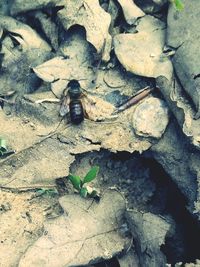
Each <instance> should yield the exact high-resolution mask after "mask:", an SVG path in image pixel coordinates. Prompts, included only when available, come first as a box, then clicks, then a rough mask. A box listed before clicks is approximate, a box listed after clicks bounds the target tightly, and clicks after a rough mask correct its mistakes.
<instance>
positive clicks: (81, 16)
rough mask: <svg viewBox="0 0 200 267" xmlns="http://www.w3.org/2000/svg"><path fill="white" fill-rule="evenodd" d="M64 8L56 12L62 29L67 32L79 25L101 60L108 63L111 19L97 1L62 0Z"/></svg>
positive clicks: (61, 3)
mask: <svg viewBox="0 0 200 267" xmlns="http://www.w3.org/2000/svg"><path fill="white" fill-rule="evenodd" d="M59 4H60V5H63V6H64V8H63V9H62V10H60V11H59V12H58V17H59V18H60V20H61V22H62V24H63V26H64V28H65V29H66V30H68V29H69V28H70V27H71V26H73V25H76V24H78V25H81V26H83V27H84V28H85V30H86V37H87V40H88V41H89V42H90V43H91V44H93V45H94V47H95V48H96V50H97V52H98V53H101V52H102V50H103V48H104V44H105V42H106V44H105V49H104V51H103V54H102V58H103V60H105V61H108V60H109V58H110V56H109V53H110V49H111V36H110V34H109V32H108V30H109V26H110V22H111V17H110V15H109V14H108V13H107V12H105V11H104V10H103V9H102V8H101V6H100V5H99V1H98V0H68V1H66V0H62V1H61V2H60V3H59Z"/></svg>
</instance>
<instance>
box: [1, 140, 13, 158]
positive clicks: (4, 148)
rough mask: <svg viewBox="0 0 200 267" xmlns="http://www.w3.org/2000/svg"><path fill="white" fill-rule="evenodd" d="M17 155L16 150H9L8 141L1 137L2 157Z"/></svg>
mask: <svg viewBox="0 0 200 267" xmlns="http://www.w3.org/2000/svg"><path fill="white" fill-rule="evenodd" d="M13 153H15V151H14V150H8V148H7V145H6V140H5V139H4V138H1V137H0V157H4V156H10V155H12V154H13Z"/></svg>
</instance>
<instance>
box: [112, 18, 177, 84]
mask: <svg viewBox="0 0 200 267" xmlns="http://www.w3.org/2000/svg"><path fill="white" fill-rule="evenodd" d="M158 24H159V25H160V24H161V25H160V26H158ZM162 26H163V28H164V24H163V23H161V21H159V20H158V19H155V18H151V17H149V16H148V17H147V16H145V17H144V18H142V19H141V22H140V24H139V26H138V27H137V30H139V32H138V33H135V34H118V35H116V36H115V38H114V48H115V53H116V55H117V57H118V59H119V61H120V63H121V64H122V65H123V66H124V67H125V69H126V70H128V71H130V72H132V73H134V74H136V75H141V76H145V77H154V78H156V77H158V76H160V75H163V76H165V77H167V78H168V80H171V78H172V64H171V61H170V60H169V59H168V58H165V59H164V58H163V57H162V51H163V47H164V43H165V31H164V30H163V29H162V28H161V27H162Z"/></svg>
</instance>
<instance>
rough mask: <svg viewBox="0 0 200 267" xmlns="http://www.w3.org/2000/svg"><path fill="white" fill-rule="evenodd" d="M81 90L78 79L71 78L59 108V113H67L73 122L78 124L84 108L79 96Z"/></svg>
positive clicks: (81, 93) (82, 116)
mask: <svg viewBox="0 0 200 267" xmlns="http://www.w3.org/2000/svg"><path fill="white" fill-rule="evenodd" d="M82 97H83V92H82V90H81V86H80V83H79V81H78V80H71V81H69V83H68V85H67V90H65V92H64V98H63V101H62V104H61V108H60V115H61V116H62V117H63V116H65V115H66V114H68V113H69V115H70V119H71V122H72V123H73V124H80V123H81V122H82V121H83V120H84V116H85V115H84V109H83V104H82V101H81V98H82Z"/></svg>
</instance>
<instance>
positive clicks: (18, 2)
mask: <svg viewBox="0 0 200 267" xmlns="http://www.w3.org/2000/svg"><path fill="white" fill-rule="evenodd" d="M59 2H60V0H35V1H30V0H15V1H14V3H13V5H12V7H11V14H12V15H15V14H17V13H20V12H26V11H30V10H36V9H40V8H44V6H46V5H49V4H51V5H56V4H59Z"/></svg>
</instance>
